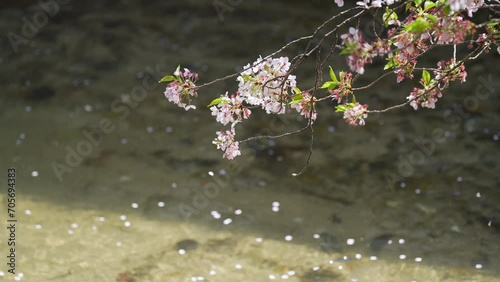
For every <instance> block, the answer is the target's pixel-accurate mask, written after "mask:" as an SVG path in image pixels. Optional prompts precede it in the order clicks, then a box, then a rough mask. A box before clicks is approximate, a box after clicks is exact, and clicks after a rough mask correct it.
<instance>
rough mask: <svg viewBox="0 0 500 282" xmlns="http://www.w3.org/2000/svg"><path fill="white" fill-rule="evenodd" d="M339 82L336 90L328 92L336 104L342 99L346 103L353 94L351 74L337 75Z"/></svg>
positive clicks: (341, 73) (342, 73)
mask: <svg viewBox="0 0 500 282" xmlns="http://www.w3.org/2000/svg"><path fill="white" fill-rule="evenodd" d="M339 76H340V81H339V85H338V87H337V88H334V89H332V90H329V91H328V92H329V93H330V95H331V96H332V98H333V100H336V101H337V103H339V104H340V103H341V102H342V99H345V100H346V101H347V99H348V97H349V95H351V94H353V92H352V86H351V84H352V73H350V72H343V71H341V72H340V73H339Z"/></svg>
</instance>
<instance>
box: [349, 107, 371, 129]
mask: <svg viewBox="0 0 500 282" xmlns="http://www.w3.org/2000/svg"><path fill="white" fill-rule="evenodd" d="M367 109H368V105H361V104H360V103H356V105H355V106H354V107H352V108H350V109H348V110H346V111H345V112H344V119H345V121H346V122H347V123H348V124H350V125H354V126H356V125H358V124H359V125H365V118H367V117H368V113H367V112H366V110H367ZM356 122H357V123H356Z"/></svg>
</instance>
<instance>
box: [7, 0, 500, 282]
mask: <svg viewBox="0 0 500 282" xmlns="http://www.w3.org/2000/svg"><path fill="white" fill-rule="evenodd" d="M99 3H100V4H84V3H76V2H72V1H68V3H67V4H64V5H60V6H59V8H60V9H59V11H58V12H57V13H54V15H53V16H50V17H49V18H48V20H47V23H46V24H45V25H40V27H39V28H38V30H37V32H35V34H34V35H33V37H32V38H29V40H27V42H25V43H22V44H20V45H19V46H18V47H19V50H18V52H15V51H14V49H15V48H13V47H12V45H11V44H10V42H9V39H8V38H7V36H4V37H2V38H1V39H0V40H1V41H0V46H1V49H0V50H1V51H0V52H1V53H0V74H1V75H0V80H1V81H2V83H1V84H0V89H1V91H2V93H3V94H2V95H1V96H0V103H1V106H2V112H1V114H0V127H1V128H2V138H1V141H0V142H1V145H0V156H1V158H0V169H1V170H2V171H3V172H1V175H3V176H2V177H1V178H0V179H2V180H1V181H2V182H3V183H2V184H1V187H3V188H2V189H5V191H7V179H6V178H5V176H6V175H7V169H8V168H9V167H15V168H16V170H17V194H16V203H17V206H16V216H17V217H16V218H17V219H18V222H17V223H16V224H17V225H16V226H17V229H16V246H17V248H16V263H17V264H16V275H12V274H10V273H8V269H9V267H8V266H7V265H6V262H7V261H6V258H4V260H5V262H2V264H0V271H2V272H1V273H0V274H1V276H0V280H1V281H121V282H123V281H128V282H130V281H271V280H289V281H301V282H308V281H500V278H499V275H500V271H499V268H498V266H499V265H500V237H499V234H500V233H499V232H500V231H499V230H500V218H499V214H500V208H499V207H498V202H499V200H500V191H499V188H498V187H499V183H500V177H499V173H498V172H499V169H498V167H497V166H498V165H499V164H498V159H499V155H500V154H499V150H498V147H499V144H500V143H499V142H500V141H499V136H500V127H499V124H500V123H499V115H498V109H499V105H500V103H499V99H498V91H499V88H500V85H499V82H500V77H499V75H498V71H497V66H496V63H497V62H498V59H499V57H498V56H497V55H494V54H491V55H488V56H487V57H485V58H484V59H482V60H480V61H478V63H475V64H471V65H470V72H469V76H468V83H467V84H463V85H454V86H453V87H452V88H451V89H450V90H449V91H447V93H446V95H445V97H444V98H443V99H442V100H440V101H439V103H438V108H437V109H436V110H434V111H431V110H427V111H425V110H423V111H418V112H415V111H413V110H412V109H411V108H409V107H408V108H406V109H402V110H398V111H394V112H390V113H387V114H384V115H380V116H376V115H373V116H371V117H370V118H369V119H368V121H367V126H365V127H362V128H351V127H348V126H347V125H345V124H344V122H343V121H342V120H341V117H339V116H337V115H334V114H331V113H329V112H330V111H329V109H328V105H324V106H322V108H321V110H322V112H321V113H320V119H319V120H318V122H317V124H316V127H315V149H314V150H315V151H314V155H313V160H312V163H311V166H310V167H309V169H308V170H307V172H306V173H305V174H304V175H302V176H300V177H296V178H293V177H291V176H290V174H291V173H292V172H296V171H298V170H300V169H301V167H302V166H303V164H304V162H305V159H306V158H307V152H308V140H309V137H308V135H307V134H301V135H296V136H292V137H289V138H287V139H279V140H276V141H273V142H267V141H266V142H264V143H263V144H262V143H258V144H252V146H251V148H250V149H248V147H247V150H246V151H244V154H243V156H241V157H240V158H238V159H236V160H235V161H233V162H227V161H224V160H222V158H221V153H220V151H217V150H216V149H215V147H214V146H213V145H212V144H211V140H212V139H213V137H214V135H215V131H216V130H218V129H219V128H218V126H217V125H216V124H215V122H214V121H213V120H212V118H211V117H210V112H209V110H208V109H205V107H204V106H203V105H204V104H206V103H207V102H208V101H210V100H211V99H213V97H215V96H217V95H218V94H220V93H221V91H223V89H225V88H227V87H233V88H234V83H232V82H231V81H229V82H222V83H220V84H218V85H215V86H213V87H210V88H207V89H205V91H203V94H201V97H200V100H201V101H200V102H199V104H198V106H199V108H200V109H201V111H195V112H192V113H191V112H190V113H187V114H186V113H185V112H184V110H182V109H178V108H176V107H174V106H173V105H169V104H167V102H166V101H165V99H164V96H163V93H162V92H163V90H162V87H163V86H159V85H157V84H154V83H152V81H156V80H157V79H151V74H150V73H153V76H155V77H156V76H160V75H161V74H164V73H167V72H172V71H173V70H174V69H175V67H176V66H177V64H182V65H183V66H188V67H191V68H193V69H194V70H195V71H197V72H199V73H200V76H201V78H202V80H204V81H209V80H211V79H214V78H216V77H218V76H221V75H225V74H229V73H232V72H234V71H235V68H236V67H238V66H242V65H244V64H247V63H249V62H251V61H254V60H255V58H256V57H257V56H258V55H260V54H262V55H266V54H269V53H270V52H272V51H273V50H275V49H277V48H279V47H280V46H281V45H283V44H284V43H286V42H287V41H289V40H290V39H293V38H296V37H298V36H302V35H305V34H307V33H308V32H310V31H311V29H312V28H314V27H315V26H317V25H318V24H320V23H321V21H322V20H324V19H325V18H327V17H328V15H329V13H331V12H332V11H333V10H332V8H331V7H330V6H331V3H326V2H324V1H314V2H311V3H304V2H303V1H275V2H273V3H272V4H264V3H263V2H262V1H247V2H245V3H244V4H241V5H238V6H236V7H234V10H233V11H232V12H227V13H225V14H224V18H223V20H222V21H221V18H220V17H219V16H218V15H217V12H216V10H215V9H214V7H213V3H212V2H210V1H205V2H201V1H194V0H193V1H182V2H175V3H167V2H165V1H149V2H147V4H146V3H145V2H144V3H142V2H140V1H121V2H119V3H115V2H112V1H104V2H103V1H101V2H99ZM285 3H286V4H285ZM0 7H1V9H0V14H1V17H2V20H1V21H0V31H1V32H2V34H8V33H9V32H14V33H16V34H22V32H23V24H24V23H23V20H22V18H23V17H26V18H27V19H28V20H32V19H33V15H35V14H36V13H38V12H39V11H41V10H40V9H41V8H40V7H39V6H37V5H33V6H30V5H29V1H16V2H14V1H11V2H6V3H3V4H0ZM23 42H24V41H23ZM298 50H300V48H299V47H297V49H293V50H291V51H290V53H292V54H293V52H297V51H298ZM334 62H335V63H336V64H338V65H339V66H343V62H342V59H339V58H337V59H335V61H334ZM339 68H341V67H339ZM311 74H312V71H311V65H305V66H304V68H303V69H302V73H299V74H298V77H299V78H301V79H303V80H305V81H310V80H311V77H312V75H311ZM145 81H146V83H152V84H149V85H151V87H148V88H151V89H150V90H148V91H145V92H144V93H147V94H146V95H145V96H144V99H140V100H137V99H134V96H133V94H134V95H140V93H143V92H141V91H142V89H144V87H146V86H145V85H146V84H144V83H145ZM402 89H403V88H402V87H401V86H400V85H396V84H395V83H393V80H391V79H388V80H384V81H383V82H382V83H380V84H378V85H377V87H376V88H373V89H371V90H370V91H367V92H365V94H363V95H364V96H363V97H358V99H365V101H370V102H371V105H372V107H373V108H383V107H384V106H388V105H391V104H394V103H398V102H401V101H402V100H404V98H405V97H406V96H407V94H405V93H407V92H404V93H401V92H402ZM486 96H488V97H487V99H485V98H486ZM135 97H137V96H135ZM476 101H477V103H475V102H476ZM455 104H457V105H464V107H465V108H466V109H467V111H465V110H464V111H460V108H456V107H454V106H453V105H455ZM447 110H451V111H450V112H447ZM302 125H303V121H300V120H297V119H296V118H295V117H293V116H284V117H279V118H274V119H273V120H272V121H267V120H266V117H263V116H256V117H255V118H254V121H253V122H248V127H247V128H246V129H245V130H242V135H246V136H251V135H255V134H257V133H269V132H273V133H279V132H284V130H285V129H294V128H299V127H300V126H302ZM436 130H437V131H436ZM439 130H442V131H441V132H442V133H443V135H444V136H445V137H444V138H441V137H439V136H438V137H436V136H434V139H432V138H433V132H434V133H435V132H438V133H439V132H440V131H439ZM89 136H90V137H89ZM429 140H434V141H429ZM436 140H437V141H436ZM94 143H95V144H94ZM422 144H423V145H422ZM75 151H77V152H83V153H81V154H79V155H77V154H75V153H74V152H75ZM79 156H80V157H79ZM55 168H56V169H55ZM64 169H66V170H64ZM398 175H404V176H405V177H404V179H403V178H401V179H399V177H398V179H396V180H395V181H394V183H393V185H389V184H388V180H387V177H388V176H390V177H394V176H398ZM390 179H391V178H390ZM389 182H390V181H389ZM1 195H2V196H1V197H2V199H1V203H2V205H3V206H4V209H3V212H2V218H3V220H5V224H6V225H7V221H6V220H7V216H8V215H7V213H6V209H7V193H2V194H1ZM1 234H2V235H1V237H0V245H1V246H2V247H1V248H0V250H2V256H3V257H5V255H4V254H5V253H7V240H8V237H7V236H9V234H7V232H2V233H1Z"/></svg>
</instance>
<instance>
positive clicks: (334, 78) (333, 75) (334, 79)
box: [330, 67, 339, 82]
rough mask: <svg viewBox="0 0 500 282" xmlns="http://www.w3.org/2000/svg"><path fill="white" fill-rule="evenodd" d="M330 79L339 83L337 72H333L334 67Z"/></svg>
mask: <svg viewBox="0 0 500 282" xmlns="http://www.w3.org/2000/svg"><path fill="white" fill-rule="evenodd" d="M330 78H331V79H332V81H334V82H339V80H338V79H337V76H336V75H335V72H334V71H333V69H332V67H330Z"/></svg>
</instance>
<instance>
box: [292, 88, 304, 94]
mask: <svg viewBox="0 0 500 282" xmlns="http://www.w3.org/2000/svg"><path fill="white" fill-rule="evenodd" d="M292 91H293V93H294V94H300V93H302V91H301V90H300V89H299V88H298V87H294V88H292Z"/></svg>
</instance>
